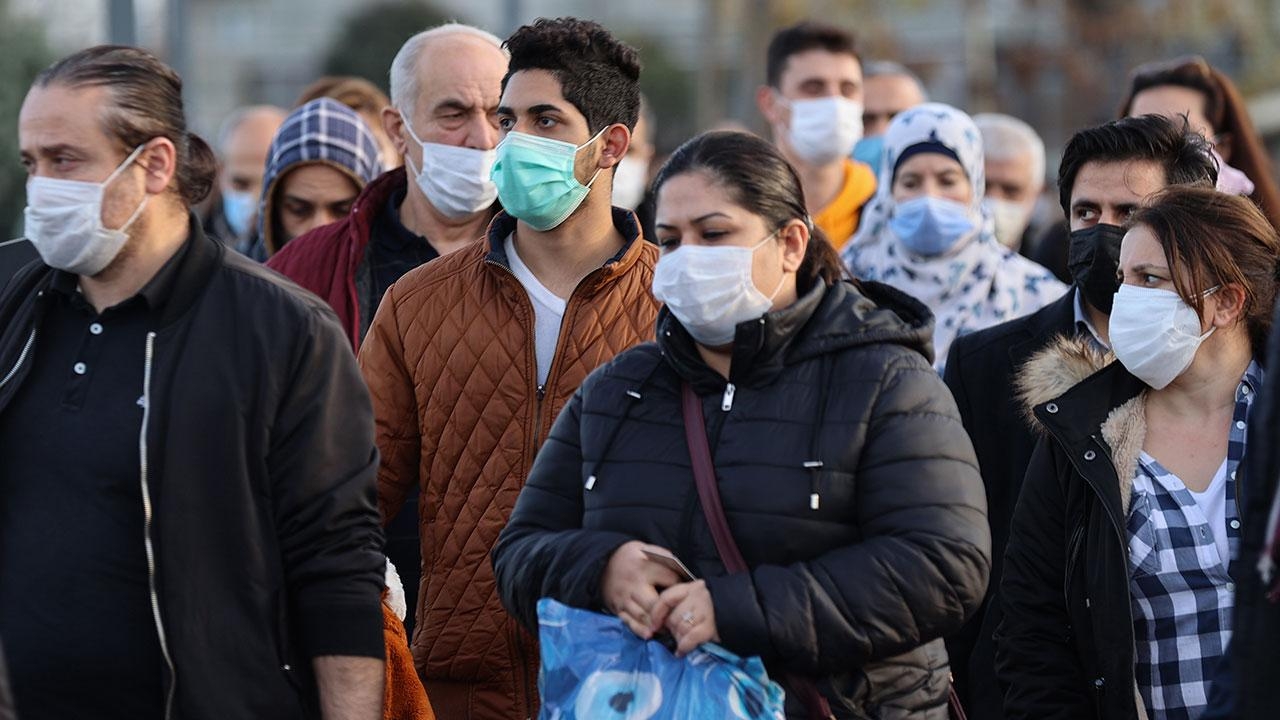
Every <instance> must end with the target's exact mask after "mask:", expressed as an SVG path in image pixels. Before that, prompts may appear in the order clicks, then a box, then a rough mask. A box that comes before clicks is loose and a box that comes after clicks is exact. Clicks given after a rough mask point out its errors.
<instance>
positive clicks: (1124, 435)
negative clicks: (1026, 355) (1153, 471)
mask: <svg viewBox="0 0 1280 720" xmlns="http://www.w3.org/2000/svg"><path fill="white" fill-rule="evenodd" d="M1016 384H1017V389H1018V397H1019V399H1020V400H1021V402H1022V406H1023V411H1024V414H1025V416H1026V417H1027V419H1028V420H1029V421H1030V422H1031V423H1032V425H1033V426H1034V427H1036V428H1037V429H1039V430H1041V431H1042V432H1046V433H1048V434H1050V435H1052V436H1053V437H1054V438H1056V439H1057V440H1058V441H1059V442H1060V443H1061V444H1062V446H1063V448H1064V449H1065V451H1066V452H1067V454H1068V456H1069V458H1070V460H1071V463H1072V464H1073V465H1074V466H1075V467H1076V469H1077V470H1078V471H1079V472H1080V474H1081V475H1082V476H1084V477H1085V479H1086V480H1087V481H1089V482H1090V484H1092V485H1093V486H1094V488H1095V489H1096V491H1097V492H1098V493H1099V495H1101V496H1102V497H1103V499H1104V501H1105V502H1106V503H1107V504H1108V505H1110V506H1111V507H1112V508H1113V510H1114V511H1115V517H1114V520H1115V522H1117V524H1118V525H1119V526H1120V527H1123V522H1124V518H1125V517H1126V516H1127V515H1128V512H1129V499H1130V494H1131V489H1132V487H1133V474H1134V472H1135V471H1136V470H1137V467H1138V456H1139V455H1140V454H1141V452H1142V443H1143V441H1144V440H1145V439H1146V435H1147V421H1146V392H1147V386H1146V384H1145V383H1143V382H1142V381H1141V380H1139V379H1138V378H1136V377H1134V376H1133V375H1131V374H1130V373H1129V371H1128V370H1126V369H1125V368H1124V366H1123V365H1121V364H1120V363H1119V362H1116V361H1115V360H1114V356H1112V355H1111V354H1110V353H1102V352H1100V351H1099V350H1097V348H1095V347H1094V345H1093V343H1091V342H1090V341H1089V339H1087V338H1080V337H1075V336H1063V337H1059V338H1057V339H1056V340H1054V341H1053V342H1051V343H1050V345H1049V346H1048V347H1046V348H1044V349H1043V350H1042V351H1041V352H1039V353H1037V354H1036V355H1035V356H1033V357H1032V358H1031V359H1030V360H1028V361H1027V363H1026V365H1024V366H1023V368H1022V370H1021V372H1020V373H1019V375H1018V378H1017V383H1016ZM1096 440H1100V441H1101V443H1102V444H1097V443H1095V441H1096ZM1098 450H1105V451H1106V452H1107V454H1108V457H1109V459H1110V461H1111V470H1112V471H1113V472H1114V476H1113V478H1112V480H1111V481H1110V482H1107V481H1104V478H1103V476H1102V475H1099V474H1098V473H1097V471H1096V468H1098V467H1100V465H1099V464H1098V463H1097V461H1098V460H1100V459H1101V457H1100V456H1099V455H1098ZM1090 453H1093V454H1092V455H1090Z"/></svg>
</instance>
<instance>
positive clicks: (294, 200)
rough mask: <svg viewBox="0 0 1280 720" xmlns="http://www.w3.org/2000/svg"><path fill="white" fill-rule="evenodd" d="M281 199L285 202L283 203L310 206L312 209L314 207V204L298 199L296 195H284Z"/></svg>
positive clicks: (301, 198) (304, 199)
mask: <svg viewBox="0 0 1280 720" xmlns="http://www.w3.org/2000/svg"><path fill="white" fill-rule="evenodd" d="M283 199H284V201H285V202H291V203H297V204H299V205H307V206H310V207H314V206H315V203H313V202H311V201H310V200H308V199H306V198H303V197H298V196H297V195H290V194H288V193H285V195H284V198H283Z"/></svg>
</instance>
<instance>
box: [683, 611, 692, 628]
mask: <svg viewBox="0 0 1280 720" xmlns="http://www.w3.org/2000/svg"><path fill="white" fill-rule="evenodd" d="M680 622H682V623H684V624H685V625H689V626H692V625H693V624H694V622H693V613H691V612H686V613H684V614H683V615H681V616H680Z"/></svg>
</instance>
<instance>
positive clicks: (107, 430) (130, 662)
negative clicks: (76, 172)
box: [0, 248, 185, 720]
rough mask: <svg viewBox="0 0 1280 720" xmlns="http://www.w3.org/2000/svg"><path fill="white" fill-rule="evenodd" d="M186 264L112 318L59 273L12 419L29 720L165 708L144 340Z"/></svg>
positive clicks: (8, 495)
mask: <svg viewBox="0 0 1280 720" xmlns="http://www.w3.org/2000/svg"><path fill="white" fill-rule="evenodd" d="M184 251H185V248H184ZM180 255H182V252H179V256H180ZM179 259H180V257H175V258H174V259H173V260H171V261H170V262H169V263H168V264H167V265H166V266H165V268H164V269H163V270H162V271H161V272H160V273H159V274H158V275H157V276H156V277H155V278H154V279H153V280H152V281H151V282H150V283H149V284H148V285H147V287H146V288H144V289H143V290H142V291H141V292H139V293H138V294H137V295H135V296H134V297H132V298H130V299H129V300H127V301H125V302H123V303H120V304H119V305H117V306H115V307H112V308H108V309H107V310H105V311H104V312H103V313H102V314H101V315H98V314H97V313H96V312H95V311H94V309H93V307H92V306H91V305H89V303H88V302H87V301H86V300H85V299H84V298H83V297H82V296H81V295H80V293H79V291H78V289H77V279H76V277H75V276H74V275H71V274H68V273H58V274H57V275H56V276H55V279H54V282H53V286H52V288H51V289H50V291H49V292H48V297H47V300H48V307H47V311H46V313H45V315H44V317H43V319H42V321H41V322H40V326H39V328H38V336H37V340H36V344H35V346H34V354H33V355H32V357H31V358H29V359H28V361H27V362H30V363H32V365H31V368H30V371H29V374H28V375H27V377H26V379H25V380H24V381H23V383H22V385H21V387H20V388H19V389H18V390H17V392H16V393H15V395H14V397H13V399H12V401H11V402H10V404H9V406H8V407H7V408H6V409H5V410H4V412H3V413H0V637H3V638H4V643H5V653H6V655H7V659H8V662H9V672H10V676H11V679H12V684H13V693H14V699H15V702H16V704H17V709H18V716H19V717H21V718H23V720H35V719H38V718H76V717H93V718H122V719H123V718H130V719H134V720H136V719H140V718H141V719H145V718H159V717H161V716H162V714H163V706H164V680H165V672H166V671H165V667H164V661H163V657H162V655H161V652H160V643H159V635H158V633H157V631H156V626H155V621H154V618H153V615H152V610H151V594H150V586H149V583H148V573H147V560H146V554H145V547H144V542H143V537H144V528H143V506H142V489H141V481H140V478H141V475H140V454H139V453H140V451H139V442H138V441H139V432H140V430H141V427H142V411H143V408H142V404H141V401H142V393H143V374H144V359H145V355H146V335H147V332H148V331H150V330H152V329H153V328H154V318H155V317H158V314H159V311H160V309H161V306H162V305H163V303H164V301H165V299H166V298H167V296H168V294H169V292H170V290H171V288H172V283H173V279H174V278H173V275H174V270H175V267H176V265H177V261H178V260H179ZM151 480H152V482H154V478H152V479H151ZM152 492H153V493H154V492H155V487H154V485H153V487H152ZM153 499H154V498H153Z"/></svg>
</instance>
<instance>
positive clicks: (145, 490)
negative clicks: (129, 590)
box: [138, 331, 178, 720]
mask: <svg viewBox="0 0 1280 720" xmlns="http://www.w3.org/2000/svg"><path fill="white" fill-rule="evenodd" d="M155 343H156V334H155V332H154V331H152V332H149V333H147V353H146V361H145V367H144V370H143V378H142V430H141V431H140V432H139V433H138V453H139V468H140V472H139V478H140V485H141V488H142V527H143V544H144V547H145V548H146V551H147V586H148V589H149V590H150V592H151V616H152V618H153V619H154V620H155V624H156V635H157V637H159V639H160V654H161V655H162V656H164V664H165V667H167V668H168V669H169V690H168V692H167V693H165V700H164V717H165V720H168V719H169V718H170V717H172V716H173V698H174V695H175V694H176V692H177V688H178V676H177V673H176V672H175V671H174V667H173V656H172V655H170V653H169V641H168V639H167V637H166V636H165V631H164V620H163V619H162V618H161V616H160V592H159V590H158V589H157V583H156V553H155V545H154V543H153V541H152V537H151V525H152V522H151V521H152V506H151V483H150V479H149V477H148V472H147V471H148V465H147V426H148V425H149V424H150V422H151V367H152V360H153V359H154V357H155Z"/></svg>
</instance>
